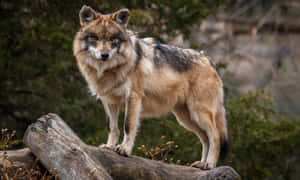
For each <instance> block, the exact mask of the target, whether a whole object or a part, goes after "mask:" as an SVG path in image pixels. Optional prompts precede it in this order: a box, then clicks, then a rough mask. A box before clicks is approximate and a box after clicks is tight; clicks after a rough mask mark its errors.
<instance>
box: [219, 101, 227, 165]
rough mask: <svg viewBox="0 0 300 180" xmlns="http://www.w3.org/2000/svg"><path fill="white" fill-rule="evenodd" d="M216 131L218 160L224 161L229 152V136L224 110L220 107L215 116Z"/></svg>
mask: <svg viewBox="0 0 300 180" xmlns="http://www.w3.org/2000/svg"><path fill="white" fill-rule="evenodd" d="M216 121H217V122H216V123H217V129H218V131H219V134H220V141H221V142H220V144H221V147H220V156H219V159H221V160H224V159H225V158H226V156H227V154H228V152H229V144H230V143H229V136H228V127H227V120H226V113H225V109H224V107H223V106H222V107H221V108H220V109H219V111H218V113H217V116H216Z"/></svg>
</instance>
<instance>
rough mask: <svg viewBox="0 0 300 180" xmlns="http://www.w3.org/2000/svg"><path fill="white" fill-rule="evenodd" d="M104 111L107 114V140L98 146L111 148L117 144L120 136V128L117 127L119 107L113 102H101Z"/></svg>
mask: <svg viewBox="0 0 300 180" xmlns="http://www.w3.org/2000/svg"><path fill="white" fill-rule="evenodd" d="M103 105H104V109H105V112H106V114H107V116H108V120H107V123H108V130H109V135H108V140H107V143H106V144H102V145H100V147H104V148H110V149H113V148H115V146H116V145H117V143H118V141H119V136H120V130H119V127H118V119H119V107H118V106H117V105H115V104H107V103H103Z"/></svg>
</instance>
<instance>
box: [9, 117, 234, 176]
mask: <svg viewBox="0 0 300 180" xmlns="http://www.w3.org/2000/svg"><path fill="white" fill-rule="evenodd" d="M24 142H25V144H26V145H27V146H28V147H29V148H30V150H31V152H32V153H33V154H34V155H35V156H37V157H38V158H39V159H40V161H41V162H42V164H43V165H44V166H45V167H46V168H47V169H48V170H54V169H55V170H56V172H57V175H58V177H59V178H60V179H64V180H68V179H145V180H147V179H149V180H152V179H155V180H162V179H166V180H167V179H187V180H210V179H218V180H222V179H226V180H227V179H240V177H239V175H238V174H237V173H236V172H235V171H234V170H233V169H232V168H231V167H228V166H222V167H218V168H215V169H213V170H209V171H203V170H200V169H197V168H192V167H187V166H179V165H170V164H165V163H162V162H158V161H153V160H149V159H144V158H140V157H136V156H129V157H123V156H120V155H118V154H117V153H115V152H113V151H111V150H108V149H102V148H98V147H92V146H88V145H86V144H84V143H83V142H82V141H81V140H80V139H79V138H78V137H77V136H76V134H75V133H74V132H73V131H72V130H71V129H70V128H69V127H68V126H67V125H66V124H65V123H64V122H63V120H62V119H61V118H60V117H58V116H57V115H55V114H48V115H46V116H43V117H42V118H40V119H39V120H38V121H37V122H36V123H34V124H32V125H31V126H29V127H28V129H27V130H26V132H25V135H24ZM25 151H28V150H25ZM27 155H28V156H29V157H30V158H31V159H32V158H33V157H32V155H30V153H29V152H27ZM9 158H10V157H9ZM30 162H33V161H32V160H31V161H30Z"/></svg>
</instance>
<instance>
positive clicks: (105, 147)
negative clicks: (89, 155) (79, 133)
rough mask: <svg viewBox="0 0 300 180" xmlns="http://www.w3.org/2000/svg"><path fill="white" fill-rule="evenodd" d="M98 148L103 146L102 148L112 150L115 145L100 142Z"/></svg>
mask: <svg viewBox="0 0 300 180" xmlns="http://www.w3.org/2000/svg"><path fill="white" fill-rule="evenodd" d="M99 147H100V148H104V149H111V150H114V148H115V147H116V146H115V145H110V144H101V145H100V146H99Z"/></svg>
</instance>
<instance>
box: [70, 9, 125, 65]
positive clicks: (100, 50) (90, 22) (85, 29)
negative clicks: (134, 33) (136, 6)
mask: <svg viewBox="0 0 300 180" xmlns="http://www.w3.org/2000/svg"><path fill="white" fill-rule="evenodd" d="M129 17H130V14H129V11H128V10H127V9H121V10H119V11H117V12H115V13H112V14H106V15H103V14H101V13H99V12H96V11H95V10H93V9H92V8H90V7H88V6H86V5H84V6H83V7H82V8H81V10H80V13H79V18H80V25H81V30H80V31H79V32H78V33H77V35H76V39H75V41H76V42H75V43H77V44H75V46H76V47H77V48H76V49H75V48H74V51H80V52H83V51H84V52H85V53H87V54H88V55H89V56H91V57H93V58H94V59H96V60H99V61H102V62H103V61H109V60H110V59H112V58H114V57H115V56H120V55H122V54H123V53H124V51H125V49H126V48H125V47H127V46H129V45H130V39H129V35H128V32H127V30H126V29H127V28H126V27H127V24H128V21H129ZM75 46H74V47H75Z"/></svg>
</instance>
